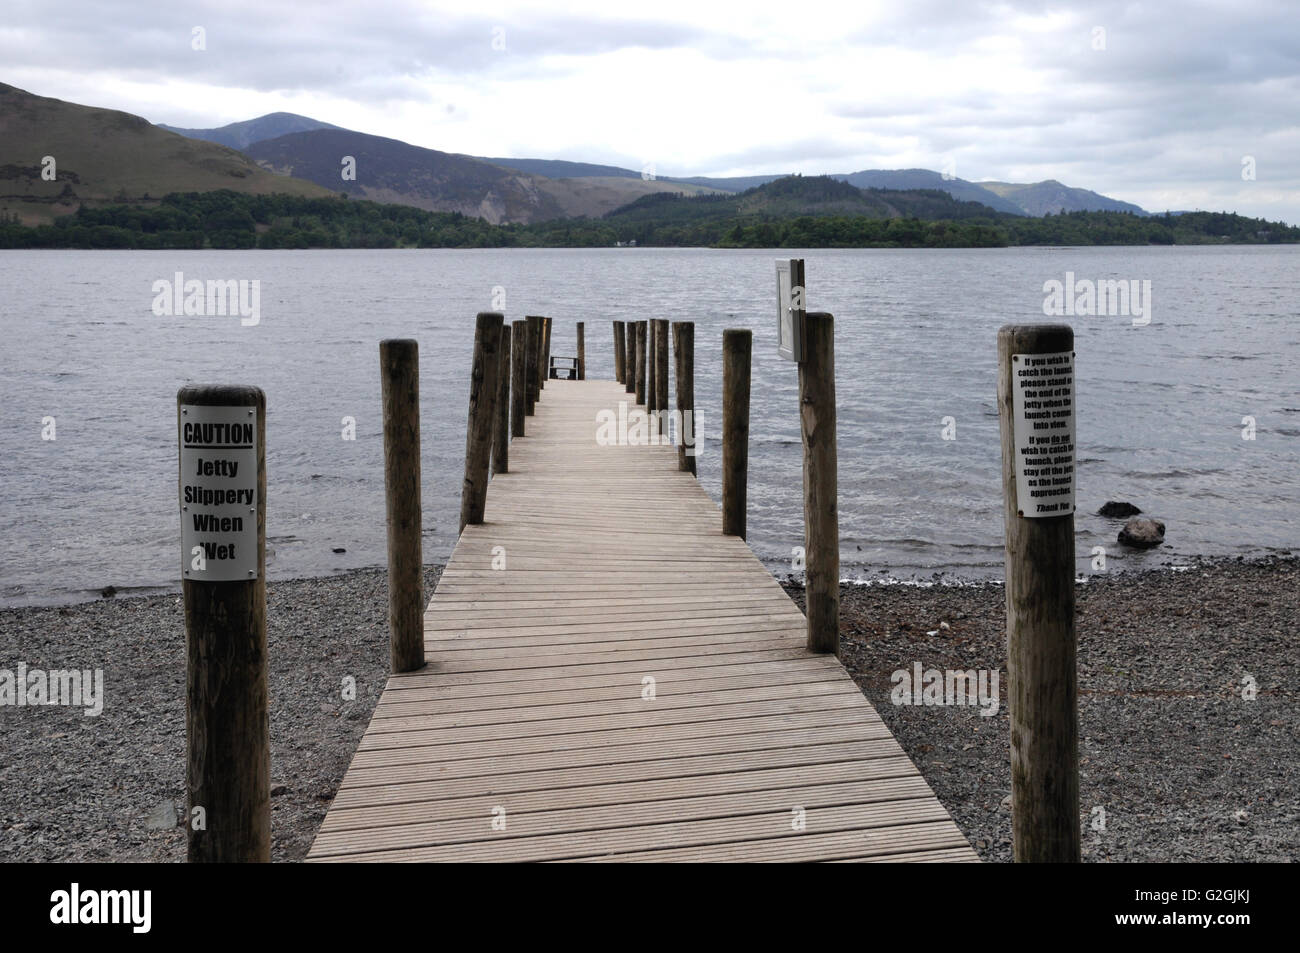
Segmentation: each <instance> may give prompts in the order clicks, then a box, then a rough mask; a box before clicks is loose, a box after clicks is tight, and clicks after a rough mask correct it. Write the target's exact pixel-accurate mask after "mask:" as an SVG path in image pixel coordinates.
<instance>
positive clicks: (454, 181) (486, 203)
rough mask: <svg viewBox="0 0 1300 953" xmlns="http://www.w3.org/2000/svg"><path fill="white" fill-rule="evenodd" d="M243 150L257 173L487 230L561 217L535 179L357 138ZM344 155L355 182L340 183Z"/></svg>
mask: <svg viewBox="0 0 1300 953" xmlns="http://www.w3.org/2000/svg"><path fill="white" fill-rule="evenodd" d="M245 151H246V152H247V153H248V155H250V156H251V157H252V158H253V159H255V160H256V161H257V163H258V164H259V165H261V166H262V167H263V168H266V169H271V170H273V171H275V172H279V173H282V174H285V175H294V176H297V177H299V178H303V179H307V180H308V181H310V182H315V183H317V184H318V185H321V186H324V187H325V188H329V189H332V190H334V191H335V192H346V193H347V194H348V195H351V196H355V197H357V198H367V199H372V200H374V201H376V202H393V203H396V204H399V205H412V206H415V207H416V208H422V209H426V210H428V211H431V212H460V213H462V214H464V215H473V216H476V217H478V218H482V219H485V220H487V221H489V222H492V223H493V224H499V223H501V222H532V221H538V220H540V219H545V218H557V217H559V216H561V215H563V214H564V212H563V209H561V208H560V206H559V203H557V202H556V201H555V199H554V198H553V197H551V196H550V195H548V194H546V193H545V192H544V191H543V190H542V189H541V188H540V187H539V186H540V182H539V180H537V178H536V177H535V176H530V175H527V174H525V173H521V172H515V171H513V170H511V169H504V168H502V167H501V166H497V165H492V164H491V163H490V162H484V161H482V160H481V159H475V158H472V157H470V156H461V155H452V154H451V153H448V152H438V151H437V150H434V149H424V148H421V147H420V146H413V145H411V144H410V143H407V142H402V141H400V140H398V139H386V138H384V137H383V136H370V135H367V134H366V133H363V132H352V131H351V130H347V129H317V130H313V131H311V132H295V133H290V134H289V135H286V136H278V137H276V138H275V139H265V140H263V141H261V142H255V143H253V144H252V145H250V146H248V147H247V149H246V150H245ZM346 156H351V157H352V158H353V159H354V160H355V162H356V165H355V174H356V178H355V179H344V178H343V169H344V166H343V160H344V157H346Z"/></svg>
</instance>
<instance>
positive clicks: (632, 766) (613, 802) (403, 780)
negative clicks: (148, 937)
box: [308, 325, 976, 861]
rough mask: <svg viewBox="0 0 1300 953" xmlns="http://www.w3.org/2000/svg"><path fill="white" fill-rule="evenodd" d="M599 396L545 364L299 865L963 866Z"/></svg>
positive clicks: (906, 783) (786, 619)
mask: <svg viewBox="0 0 1300 953" xmlns="http://www.w3.org/2000/svg"><path fill="white" fill-rule="evenodd" d="M642 327H644V325H642ZM625 333H626V334H627V336H628V337H632V329H631V328H628V329H627V331H626V332H625ZM625 371H627V372H628V373H629V375H630V373H631V367H630V366H628V365H625ZM620 401H626V391H625V390H624V386H623V385H621V384H618V383H615V382H612V381H598V380H587V381H566V380H553V381H551V382H550V387H548V388H547V391H546V400H545V401H544V402H542V403H539V404H538V405H537V411H536V415H535V416H534V417H533V419H532V420H531V421H530V423H529V438H528V440H526V441H521V442H520V443H518V444H516V445H515V446H514V447H513V448H512V454H511V465H510V472H509V473H504V474H501V475H499V476H497V477H496V478H494V479H493V481H492V484H491V486H490V488H489V497H490V508H489V510H490V513H489V518H488V519H486V520H485V521H484V522H483V523H482V524H481V525H471V526H467V527H466V528H465V531H464V533H462V535H461V537H460V540H459V542H458V543H457V544H456V549H455V551H454V552H453V554H452V557H451V560H450V561H449V562H448V564H447V567H446V569H445V570H444V572H443V574H442V577H441V579H440V581H439V584H438V589H437V591H436V592H435V593H434V596H433V599H432V600H431V601H430V603H429V606H428V609H427V610H426V612H425V615H424V618H425V639H426V651H427V652H428V654H429V658H430V663H429V665H428V666H426V667H425V668H424V669H423V670H421V671H419V672H412V673H408V674H404V675H395V676H392V677H391V678H390V679H389V682H388V686H387V688H386V689H385V691H384V693H383V696H382V697H381V698H380V701H379V704H378V706H377V707H376V709H375V712H374V715H373V717H372V719H371V722H370V725H369V727H368V728H367V730H366V733H365V736H364V737H363V738H362V740H361V744H360V746H359V747H358V750H357V753H356V756H355V758H354V760H353V762H352V766H351V767H350V768H349V770H348V773H347V776H346V777H345V778H344V780H343V784H342V786H341V787H340V789H339V792H338V795H337V797H336V798H335V800H334V803H333V805H332V806H331V808H330V811H329V813H328V815H327V817H326V818H325V821H324V823H323V824H322V825H321V829H320V831H319V833H318V835H317V837H316V841H315V843H314V844H313V846H312V849H311V852H310V854H309V857H308V859H309V860H311V861H554V860H589V861H601V860H615V861H617V860H629V861H632V860H638V861H640V860H718V861H723V860H740V861H782V860H787V861H796V860H823V859H825V860H846V861H848V860H859V861H861V860H888V859H890V858H892V857H899V858H903V859H907V860H916V861H922V860H941V861H957V860H974V859H976V858H975V854H974V853H973V852H972V851H971V850H970V848H969V847H968V846H967V845H966V841H965V839H964V837H963V836H962V834H961V832H960V831H959V830H958V829H957V827H956V826H955V825H954V824H953V823H952V821H951V819H950V818H949V817H948V815H947V814H946V813H945V811H944V810H943V807H942V805H940V804H939V802H938V801H937V799H935V797H934V795H933V794H932V792H931V791H930V789H929V787H928V785H926V783H925V780H924V779H923V778H922V777H921V776H920V774H919V773H918V772H917V770H916V768H915V766H914V765H913V764H912V762H911V761H910V760H909V759H908V758H907V756H906V754H905V753H904V752H903V750H902V748H901V747H899V745H898V743H897V742H896V741H895V740H894V739H893V737H892V736H891V735H890V733H889V731H888V729H887V728H886V727H885V725H884V723H883V722H882V721H881V719H880V717H879V716H878V715H877V714H876V712H875V711H874V710H873V709H872V707H871V705H870V704H869V703H868V702H867V701H866V699H865V698H864V697H863V695H862V693H861V691H859V690H858V688H857V686H856V685H855V684H854V683H853V681H852V679H850V678H849V677H848V675H847V674H846V673H845V671H844V669H843V668H842V667H841V666H840V664H839V662H838V661H837V660H836V659H835V658H833V657H827V656H824V655H815V654H812V653H809V652H808V651H807V649H806V648H805V646H804V639H805V624H804V618H803V615H802V613H800V612H799V610H798V609H797V608H796V607H795V606H794V604H793V603H792V602H791V601H790V600H789V598H788V597H787V596H786V594H785V592H784V591H783V590H782V589H781V587H780V585H779V584H778V583H777V582H776V580H775V579H773V578H772V576H771V574H770V573H768V572H767V570H766V569H764V567H763V565H762V564H761V563H760V562H759V561H758V560H757V559H756V558H755V556H754V554H753V553H752V552H751V551H750V550H749V548H748V547H747V546H746V545H745V544H744V542H743V541H741V540H740V539H738V538H736V537H734V536H725V535H723V534H722V532H721V531H720V527H719V523H718V510H717V507H716V506H715V505H714V503H713V502H712V501H711V500H710V499H709V497H708V495H707V494H706V493H705V492H704V490H703V489H702V488H701V487H700V485H699V483H698V482H697V481H696V480H695V478H694V477H693V476H692V475H691V474H690V473H688V472H684V471H682V470H681V469H680V468H679V464H678V457H677V448H675V447H672V446H666V445H664V446H599V445H597V444H596V441H595V433H596V427H595V420H596V416H597V414H598V413H600V411H602V410H607V409H612V408H617V406H618V404H619V402H620ZM629 501H635V503H636V505H635V506H633V507H629ZM494 551H495V552H496V553H497V554H498V555H499V554H500V552H501V551H504V553H505V563H504V564H502V563H501V562H500V561H499V560H498V561H497V562H496V565H495V568H494V562H493V554H494ZM796 821H798V822H799V824H798V825H796V823H795V822H796Z"/></svg>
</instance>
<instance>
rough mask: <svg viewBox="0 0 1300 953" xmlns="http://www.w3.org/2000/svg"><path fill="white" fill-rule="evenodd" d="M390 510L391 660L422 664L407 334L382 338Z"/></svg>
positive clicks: (414, 425)
mask: <svg viewBox="0 0 1300 953" xmlns="http://www.w3.org/2000/svg"><path fill="white" fill-rule="evenodd" d="M379 373H380V391H381V394H382V398H383V407H384V491H385V497H386V501H387V514H388V629H389V650H388V654H389V661H390V663H391V667H392V670H393V671H394V672H410V671H413V670H414V669H417V668H420V667H421V666H422V665H424V556H423V536H422V529H423V525H422V524H423V516H422V511H421V502H420V351H419V345H418V344H417V343H416V342H415V341H414V340H411V339H409V338H403V339H389V340H386V341H380V342H379Z"/></svg>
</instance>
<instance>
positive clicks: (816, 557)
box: [799, 311, 840, 653]
mask: <svg viewBox="0 0 1300 953" xmlns="http://www.w3.org/2000/svg"><path fill="white" fill-rule="evenodd" d="M799 424H800V430H801V432H802V435H803V523H804V565H805V571H804V590H805V605H806V606H807V610H806V611H807V613H808V650H809V651H810V652H835V653H838V652H839V645H840V517H839V478H838V472H837V470H838V466H839V464H838V454H837V451H836V434H835V319H834V318H832V317H831V316H830V315H829V314H826V313H825V312H820V311H817V312H809V313H808V314H807V315H806V316H805V318H804V344H803V360H802V361H800V362H799Z"/></svg>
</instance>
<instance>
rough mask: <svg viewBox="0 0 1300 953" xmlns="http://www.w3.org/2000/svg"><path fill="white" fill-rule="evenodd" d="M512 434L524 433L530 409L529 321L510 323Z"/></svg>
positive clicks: (519, 434)
mask: <svg viewBox="0 0 1300 953" xmlns="http://www.w3.org/2000/svg"><path fill="white" fill-rule="evenodd" d="M510 329H511V339H512V340H511V342H510V435H511V436H512V437H522V436H523V435H524V417H525V416H526V415H527V411H528V367H527V361H528V322H527V321H525V320H519V321H513V322H511V325H510Z"/></svg>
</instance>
